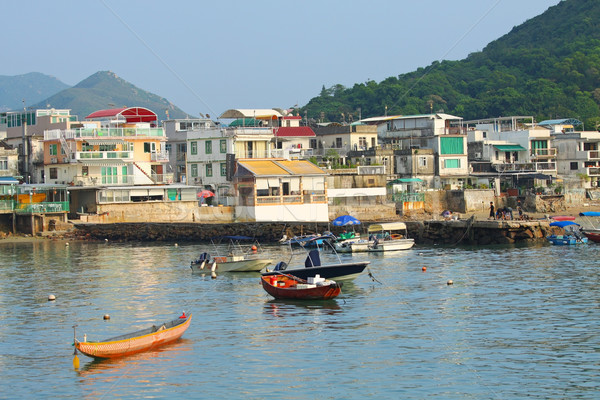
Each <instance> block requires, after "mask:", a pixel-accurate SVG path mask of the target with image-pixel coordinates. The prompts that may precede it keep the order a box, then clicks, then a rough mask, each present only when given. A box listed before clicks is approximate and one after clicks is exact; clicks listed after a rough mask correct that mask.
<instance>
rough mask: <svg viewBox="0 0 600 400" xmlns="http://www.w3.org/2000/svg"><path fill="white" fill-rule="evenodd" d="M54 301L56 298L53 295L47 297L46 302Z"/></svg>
mask: <svg viewBox="0 0 600 400" xmlns="http://www.w3.org/2000/svg"><path fill="white" fill-rule="evenodd" d="M54 300H56V296H54V295H53V294H51V295H50V296H48V301H54Z"/></svg>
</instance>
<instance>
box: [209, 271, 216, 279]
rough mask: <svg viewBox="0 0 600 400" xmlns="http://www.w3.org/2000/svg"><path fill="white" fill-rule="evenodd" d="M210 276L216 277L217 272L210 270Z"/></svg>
mask: <svg viewBox="0 0 600 400" xmlns="http://www.w3.org/2000/svg"><path fill="white" fill-rule="evenodd" d="M210 277H211V278H212V279H217V273H216V272H215V271H213V272H211V273H210Z"/></svg>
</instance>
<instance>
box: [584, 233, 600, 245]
mask: <svg viewBox="0 0 600 400" xmlns="http://www.w3.org/2000/svg"><path fill="white" fill-rule="evenodd" d="M583 234H584V235H585V237H587V238H588V239H589V240H591V241H592V242H595V243H600V230H599V231H589V230H584V231H583Z"/></svg>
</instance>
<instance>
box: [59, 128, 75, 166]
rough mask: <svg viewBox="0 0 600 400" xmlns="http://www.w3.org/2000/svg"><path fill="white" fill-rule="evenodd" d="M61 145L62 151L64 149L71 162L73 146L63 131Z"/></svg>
mask: <svg viewBox="0 0 600 400" xmlns="http://www.w3.org/2000/svg"><path fill="white" fill-rule="evenodd" d="M59 137H60V147H61V149H62V151H64V153H65V155H66V156H67V158H68V160H69V162H71V153H72V152H71V146H69V143H67V139H65V135H64V134H63V133H62V131H61V132H60V135H59Z"/></svg>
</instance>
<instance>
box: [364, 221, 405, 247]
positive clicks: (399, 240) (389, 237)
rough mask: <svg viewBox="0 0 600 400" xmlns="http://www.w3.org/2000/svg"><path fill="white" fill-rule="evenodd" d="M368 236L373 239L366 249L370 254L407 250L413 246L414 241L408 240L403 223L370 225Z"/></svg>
mask: <svg viewBox="0 0 600 400" xmlns="http://www.w3.org/2000/svg"><path fill="white" fill-rule="evenodd" d="M369 234H370V236H372V237H373V242H372V243H371V244H369V246H368V249H367V251H370V252H385V251H395V250H408V249H410V248H411V247H413V246H414V245H415V240H414V239H412V238H408V229H407V227H406V224H405V223H404V222H388V223H382V224H374V225H371V226H369Z"/></svg>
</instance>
